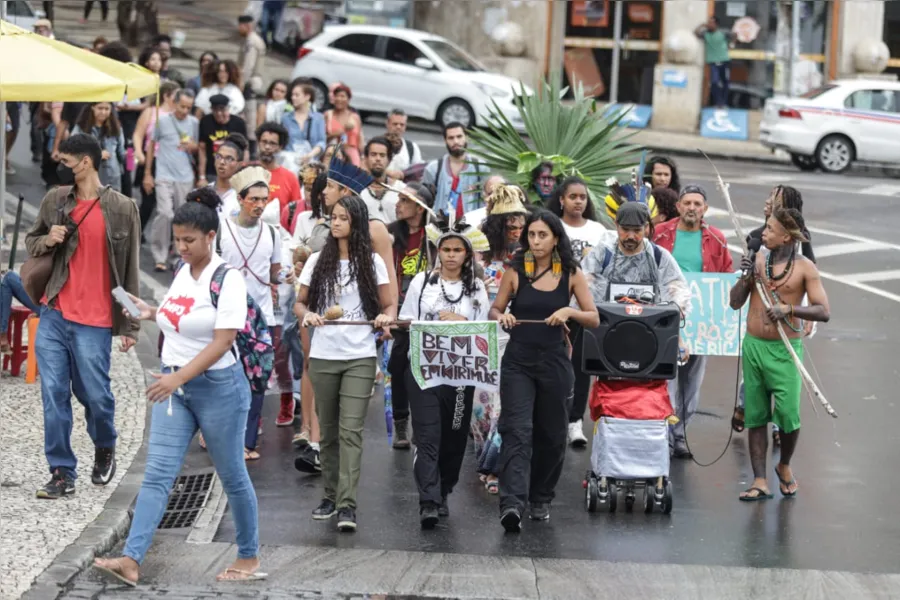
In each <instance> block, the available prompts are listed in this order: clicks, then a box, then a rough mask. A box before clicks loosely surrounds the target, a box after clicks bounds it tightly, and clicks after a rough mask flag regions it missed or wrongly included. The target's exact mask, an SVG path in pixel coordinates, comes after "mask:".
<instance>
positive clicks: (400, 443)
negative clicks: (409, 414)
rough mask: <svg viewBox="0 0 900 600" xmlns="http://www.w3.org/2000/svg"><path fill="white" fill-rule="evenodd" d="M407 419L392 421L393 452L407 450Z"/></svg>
mask: <svg viewBox="0 0 900 600" xmlns="http://www.w3.org/2000/svg"><path fill="white" fill-rule="evenodd" d="M408 425H409V419H398V420H397V421H394V443H393V444H392V445H393V447H394V450H409V431H408Z"/></svg>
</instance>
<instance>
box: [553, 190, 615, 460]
mask: <svg viewBox="0 0 900 600" xmlns="http://www.w3.org/2000/svg"><path fill="white" fill-rule="evenodd" d="M547 210H549V211H550V212H552V213H554V214H556V215H558V216H559V217H560V218H561V219H562V223H563V229H565V230H566V235H568V236H569V240H570V241H571V242H572V254H573V255H574V256H575V260H577V261H579V262H581V260H582V259H583V258H584V257H585V256H587V255H588V253H589V252H590V251H591V248H593V247H594V246H596V245H597V244H600V243H601V242H609V243H610V244H612V245H615V244H616V243H617V242H616V237H617V235H616V232H615V231H613V230H611V229H607V228H606V227H604V226H603V225H602V224H600V223H598V222H597V219H596V217H595V214H596V208H595V207H594V203H593V202H592V201H591V197H590V194H588V188H587V184H585V182H584V180H583V179H581V178H580V177H575V176H571V177H567V178H566V179H564V180H563V182H562V183H560V184H559V185H558V186H557V187H556V190H554V192H553V196H552V197H551V198H550V202H549V203H548V204H547ZM573 302H574V300H573ZM583 337H584V328H583V327H582V326H581V325H579V324H578V323H576V322H575V321H571V322H569V342H570V343H571V344H572V367H573V368H574V370H575V387H574V390H573V392H572V393H573V394H574V401H573V404H572V410H571V412H570V413H569V440H568V441H569V443H570V444H571V445H572V446H573V447H575V448H584V447H585V446H586V445H587V437H585V435H584V431H583V428H582V422H583V421H582V417H583V416H584V411H585V410H586V409H587V401H588V393H589V392H590V388H591V376H590V375H587V374H585V373H584V372H583V371H582V370H581V350H582V339H583Z"/></svg>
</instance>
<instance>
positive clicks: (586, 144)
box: [469, 77, 640, 214]
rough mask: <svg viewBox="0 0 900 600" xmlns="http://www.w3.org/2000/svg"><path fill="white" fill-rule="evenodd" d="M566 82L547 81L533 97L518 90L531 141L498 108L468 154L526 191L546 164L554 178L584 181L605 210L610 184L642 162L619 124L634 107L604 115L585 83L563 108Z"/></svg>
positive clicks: (491, 110) (473, 135)
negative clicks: (562, 100) (570, 177)
mask: <svg viewBox="0 0 900 600" xmlns="http://www.w3.org/2000/svg"><path fill="white" fill-rule="evenodd" d="M561 79H562V78H561V77H551V78H550V81H549V82H548V81H546V80H545V81H543V82H542V85H541V86H540V87H539V88H538V90H537V92H536V93H535V94H532V95H528V94H527V92H526V91H525V86H524V85H522V84H520V89H519V90H518V92H516V90H513V92H514V93H515V97H516V100H515V104H516V107H517V108H518V109H519V113H520V114H521V116H522V120H523V121H524V123H525V130H526V132H527V135H528V141H526V140H525V139H523V137H522V136H521V135H520V134H519V132H518V131H516V129H515V127H513V124H512V123H511V122H510V121H509V119H508V118H507V117H506V116H505V115H504V114H503V113H502V112H501V111H500V108H499V107H498V106H497V104H496V102H494V103H493V107H492V108H489V109H488V114H487V115H486V117H485V118H486V120H487V122H488V125H487V127H485V128H482V129H479V130H473V131H471V132H469V138H470V139H471V140H472V142H473V144H472V146H471V148H470V149H469V152H470V153H471V154H472V155H473V156H475V157H477V158H479V159H481V160H482V161H484V163H485V165H486V166H487V168H488V169H489V170H490V172H491V173H496V174H499V175H502V176H504V177H505V178H506V179H507V180H508V181H510V182H512V183H517V184H519V185H522V186H523V187H525V188H526V189H527V188H528V185H529V184H530V183H531V181H530V179H531V172H532V171H533V170H534V169H535V168H536V167H537V166H538V165H540V164H541V163H542V162H550V163H552V164H553V174H554V175H556V176H567V175H578V176H579V177H581V178H582V179H584V180H585V182H586V183H587V187H588V191H589V192H590V194H591V196H592V199H593V201H594V203H595V204H597V207H598V208H601V206H600V202H602V198H604V197H605V196H606V194H607V186H606V180H607V179H609V178H610V177H613V176H615V175H618V174H620V173H622V172H624V171H627V170H630V169H631V168H633V167H634V165H635V164H636V162H637V160H638V152H639V150H640V147H639V146H636V145H634V144H629V143H628V139H629V138H630V137H631V136H632V135H634V133H628V132H626V131H625V130H624V127H622V126H620V124H619V122H620V121H621V120H622V118H623V117H624V116H625V115H626V114H627V111H628V110H629V107H625V108H624V109H622V110H618V111H615V112H612V113H609V114H605V115H604V114H601V113H600V112H598V111H597V103H596V101H595V100H594V99H592V98H588V97H586V96H585V94H584V86H583V85H582V83H581V82H580V81H579V82H576V83H575V86H574V95H575V100H574V102H572V103H570V104H563V103H562V102H561V99H562V97H563V96H564V95H565V93H566V92H567V91H568V88H563V87H562V84H561ZM600 214H603V211H600Z"/></svg>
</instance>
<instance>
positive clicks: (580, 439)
mask: <svg viewBox="0 0 900 600" xmlns="http://www.w3.org/2000/svg"><path fill="white" fill-rule="evenodd" d="M568 438H569V444H571V445H572V447H573V448H584V447H585V446H587V438H586V437H584V432H583V431H582V425H581V419H578V420H577V421H575V422H574V423H569V436H568Z"/></svg>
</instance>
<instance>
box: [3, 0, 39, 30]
mask: <svg viewBox="0 0 900 600" xmlns="http://www.w3.org/2000/svg"><path fill="white" fill-rule="evenodd" d="M2 1H3V3H4V4H6V21H7V22H9V23H12V24H13V25H15V26H16V27H21V28H22V29H27V30H28V31H34V24H35V22H37V20H38V19H43V18H44V17H45V16H46V15H45V14H44V11H42V10H35V8H34V7H33V6H32V5H31V2H28V1H27V0H2Z"/></svg>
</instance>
